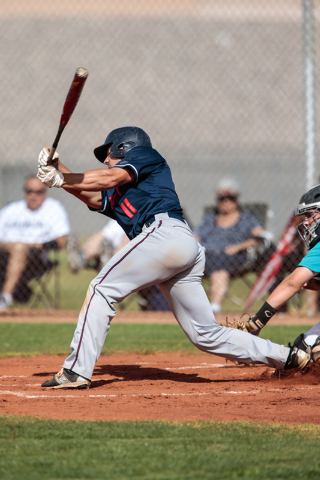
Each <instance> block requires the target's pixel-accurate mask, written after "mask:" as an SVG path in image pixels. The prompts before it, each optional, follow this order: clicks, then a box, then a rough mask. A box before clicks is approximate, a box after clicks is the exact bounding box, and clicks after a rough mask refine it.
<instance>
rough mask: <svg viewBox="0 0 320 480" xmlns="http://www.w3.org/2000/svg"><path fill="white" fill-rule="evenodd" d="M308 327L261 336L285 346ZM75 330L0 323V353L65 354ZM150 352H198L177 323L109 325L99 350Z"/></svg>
mask: <svg viewBox="0 0 320 480" xmlns="http://www.w3.org/2000/svg"><path fill="white" fill-rule="evenodd" d="M309 328H310V326H306V325H304V326H303V327H301V326H289V325H288V326H286V325H280V326H279V325H274V326H267V327H266V328H264V329H263V331H262V335H261V337H262V338H268V339H270V340H272V341H273V342H276V343H281V344H284V345H287V344H288V342H289V341H290V342H293V340H294V339H295V338H296V337H297V336H298V335H300V333H302V332H306V331H307V330H308V329H309ZM74 330H75V325H74V324H49V323H43V324H41V323H35V324H30V323H0V356H2V357H4V356H8V355H10V356H16V355H31V354H36V353H46V354H53V353H56V354H68V353H69V351H70V348H69V346H70V342H71V339H72V337H73V332H74ZM123 351H128V352H136V353H152V352H157V351H186V352H191V353H200V352H199V350H198V349H196V348H195V347H194V346H193V345H192V343H191V342H190V341H189V340H188V338H187V337H186V335H185V334H184V332H183V331H182V329H181V328H180V327H179V325H160V324H153V325H148V324H147V325H145V324H143V325H142V324H120V323H119V324H116V323H115V324H114V325H111V328H110V331H109V333H108V337H107V340H106V343H105V346H104V348H103V351H102V353H103V354H108V353H114V352H123Z"/></svg>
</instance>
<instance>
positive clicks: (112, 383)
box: [0, 353, 320, 424]
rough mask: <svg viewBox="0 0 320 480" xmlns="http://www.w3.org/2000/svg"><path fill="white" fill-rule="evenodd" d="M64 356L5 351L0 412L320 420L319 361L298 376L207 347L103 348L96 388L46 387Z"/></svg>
mask: <svg viewBox="0 0 320 480" xmlns="http://www.w3.org/2000/svg"><path fill="white" fill-rule="evenodd" d="M62 362H63V357H61V356H44V355H41V356H36V357H33V358H21V357H17V358H5V359H0V371H1V376H0V415H3V414H15V415H32V416H36V417H39V418H40V417H41V418H55V419H78V420H116V421H122V420H154V419H168V420H218V421H223V420H226V421H233V420H241V421H244V420H248V421H254V422H275V423H313V424H320V410H319V409H318V407H319V402H320V399H319V398H318V395H320V385H319V378H320V368H319V367H313V368H310V370H309V371H308V372H307V373H305V374H304V375H302V374H296V375H295V376H294V377H293V378H291V379H282V380H281V379H280V380H279V379H278V378H272V377H271V374H272V370H271V369H269V368H266V367H260V366H259V367H244V366H237V365H234V364H232V363H230V362H228V363H226V362H225V360H223V359H220V358H218V357H215V356H213V355H208V354H199V355H186V354H178V353H175V354H172V353H170V354H168V353H159V354H156V355H133V354H132V355H130V354H125V355H119V354H116V355H110V356H102V357H101V358H100V359H99V361H98V363H97V366H96V369H95V371H94V375H93V382H92V385H91V388H90V389H89V390H87V389H86V390H44V389H42V388H41V386H40V384H41V382H43V381H44V380H46V379H48V378H50V377H51V376H52V375H53V374H54V373H56V372H57V370H58V369H59V368H60V366H61V364H62Z"/></svg>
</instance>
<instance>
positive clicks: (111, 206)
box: [90, 147, 183, 240]
mask: <svg viewBox="0 0 320 480" xmlns="http://www.w3.org/2000/svg"><path fill="white" fill-rule="evenodd" d="M112 168H130V169H131V170H132V171H133V173H134V175H135V181H134V182H130V183H126V184H125V185H121V186H120V187H116V188H112V189H109V190H104V191H102V192H101V195H102V206H101V208H100V210H96V211H98V212H100V213H102V214H103V215H106V216H108V217H110V218H114V219H115V220H117V222H118V223H119V225H120V226H121V227H122V228H123V230H124V231H125V232H126V234H127V236H128V237H129V238H130V240H132V239H133V238H135V237H136V236H137V235H139V233H141V231H142V227H143V225H144V224H145V223H146V221H148V220H149V219H150V218H151V217H152V216H153V215H156V214H157V213H165V212H168V213H169V212H170V213H171V214H173V216H175V217H176V218H181V220H183V217H182V208H181V206H180V202H179V199H178V196H177V194H176V190H175V186H174V183H173V180H172V175H171V170H170V167H169V165H168V164H167V162H166V160H165V159H164V158H163V157H162V156H161V155H160V154H159V153H158V152H157V151H156V150H154V149H153V148H150V147H134V148H132V149H131V150H130V151H129V152H128V153H127V154H126V156H125V157H124V158H123V159H121V160H120V161H119V162H118V163H117V164H116V165H115V166H114V167H112ZM90 210H93V209H92V208H90Z"/></svg>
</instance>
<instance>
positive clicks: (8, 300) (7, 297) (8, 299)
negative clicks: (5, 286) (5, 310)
mask: <svg viewBox="0 0 320 480" xmlns="http://www.w3.org/2000/svg"><path fill="white" fill-rule="evenodd" d="M2 296H3V298H4V299H5V301H6V302H7V303H8V305H11V303H12V295H10V293H3V294H2Z"/></svg>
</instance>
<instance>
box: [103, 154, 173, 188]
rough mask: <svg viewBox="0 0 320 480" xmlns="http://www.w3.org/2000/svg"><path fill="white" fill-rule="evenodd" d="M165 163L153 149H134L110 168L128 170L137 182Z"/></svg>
mask: <svg viewBox="0 0 320 480" xmlns="http://www.w3.org/2000/svg"><path fill="white" fill-rule="evenodd" d="M165 163H166V161H165V159H164V158H163V157H161V155H160V154H159V153H158V152H157V151H156V150H154V149H153V148H150V147H134V148H132V149H131V150H129V152H128V153H127V155H126V156H125V157H124V158H123V159H122V160H120V162H118V163H117V164H116V165H114V167H112V168H130V170H132V171H133V173H134V175H135V177H136V182H138V181H140V180H142V179H143V178H145V177H146V176H148V175H150V173H152V172H154V171H155V170H157V168H159V167H160V166H164V165H165Z"/></svg>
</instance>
